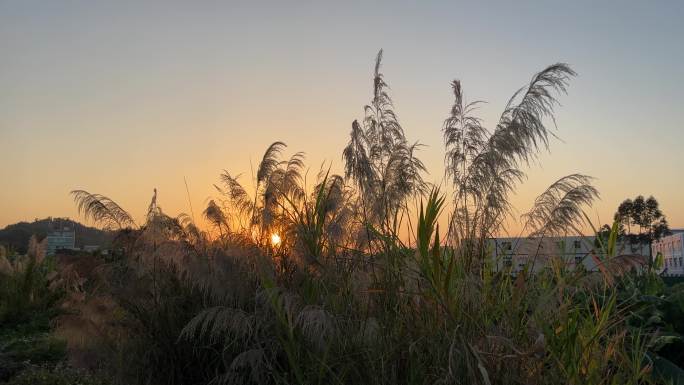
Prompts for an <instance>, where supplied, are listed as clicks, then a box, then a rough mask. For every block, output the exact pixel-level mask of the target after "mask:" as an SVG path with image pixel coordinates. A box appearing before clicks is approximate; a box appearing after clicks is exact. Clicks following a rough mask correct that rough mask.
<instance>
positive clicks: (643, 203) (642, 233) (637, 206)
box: [615, 195, 670, 244]
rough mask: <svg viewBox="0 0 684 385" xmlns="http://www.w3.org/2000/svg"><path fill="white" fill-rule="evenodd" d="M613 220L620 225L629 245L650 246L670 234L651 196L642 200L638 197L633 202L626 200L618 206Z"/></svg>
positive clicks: (641, 197)
mask: <svg viewBox="0 0 684 385" xmlns="http://www.w3.org/2000/svg"><path fill="white" fill-rule="evenodd" d="M615 220H616V221H618V222H619V223H620V226H621V227H620V230H621V233H622V234H623V235H624V236H626V237H627V239H628V240H629V241H630V242H631V243H647V244H650V243H651V242H653V241H655V240H658V239H660V238H661V237H662V236H664V235H668V234H669V233H670V229H669V227H668V225H667V219H666V218H665V216H664V215H663V213H662V211H660V208H659V207H658V201H657V200H656V199H655V198H653V197H652V196H651V197H648V198H647V199H644V197H643V196H641V195H639V196H637V197H636V198H634V200H631V199H626V200H625V201H623V202H622V203H620V206H618V209H617V211H616V212H615ZM625 227H626V228H625Z"/></svg>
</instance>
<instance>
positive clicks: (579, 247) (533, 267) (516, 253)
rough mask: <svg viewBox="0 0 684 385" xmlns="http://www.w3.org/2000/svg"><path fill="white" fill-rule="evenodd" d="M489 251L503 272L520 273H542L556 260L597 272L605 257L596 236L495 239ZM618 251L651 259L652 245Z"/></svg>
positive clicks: (623, 246) (628, 246)
mask: <svg viewBox="0 0 684 385" xmlns="http://www.w3.org/2000/svg"><path fill="white" fill-rule="evenodd" d="M489 247H490V250H491V253H492V256H493V258H494V261H496V266H497V269H499V270H501V269H511V270H512V271H520V270H523V269H525V268H527V269H529V270H530V271H539V270H541V269H543V268H544V267H545V266H547V265H548V263H549V262H550V260H551V259H552V258H560V259H561V260H563V261H564V262H565V266H566V267H569V268H577V267H579V266H580V265H581V266H583V267H584V268H585V269H587V270H596V269H597V265H596V259H595V257H599V258H602V257H603V255H601V252H600V249H601V248H600V247H599V246H598V245H597V244H596V237H594V236H567V237H549V238H525V237H520V238H493V239H490V240H489ZM617 249H618V254H636V255H643V256H645V257H648V255H649V247H648V245H632V244H629V243H627V242H621V243H619V244H618V245H617Z"/></svg>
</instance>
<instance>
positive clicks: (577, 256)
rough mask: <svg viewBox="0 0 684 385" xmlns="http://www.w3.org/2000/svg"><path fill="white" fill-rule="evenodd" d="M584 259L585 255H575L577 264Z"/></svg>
mask: <svg viewBox="0 0 684 385" xmlns="http://www.w3.org/2000/svg"><path fill="white" fill-rule="evenodd" d="M582 260H584V257H582V256H581V255H576V256H575V265H579V264H581V263H582Z"/></svg>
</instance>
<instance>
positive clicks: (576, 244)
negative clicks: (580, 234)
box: [573, 241, 582, 249]
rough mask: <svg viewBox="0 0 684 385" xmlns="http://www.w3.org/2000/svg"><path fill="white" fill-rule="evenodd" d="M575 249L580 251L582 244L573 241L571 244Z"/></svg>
mask: <svg viewBox="0 0 684 385" xmlns="http://www.w3.org/2000/svg"><path fill="white" fill-rule="evenodd" d="M573 244H574V246H575V249H581V248H582V242H580V241H574V242H573Z"/></svg>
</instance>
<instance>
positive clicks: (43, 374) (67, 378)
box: [7, 366, 108, 385]
mask: <svg viewBox="0 0 684 385" xmlns="http://www.w3.org/2000/svg"><path fill="white" fill-rule="evenodd" d="M7 384H8V385H106V384H108V382H107V381H104V380H102V379H100V378H96V377H94V376H92V375H90V374H88V373H84V372H83V371H79V370H75V369H71V368H69V367H66V366H57V367H45V366H32V367H30V368H29V369H27V370H24V371H23V372H22V373H21V374H19V375H18V376H16V377H14V378H12V380H10V381H9V382H7Z"/></svg>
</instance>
